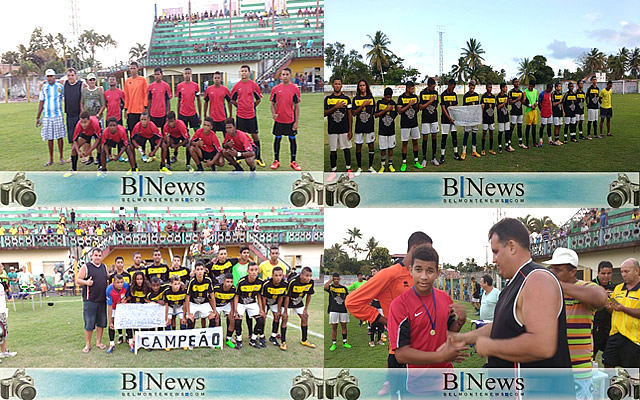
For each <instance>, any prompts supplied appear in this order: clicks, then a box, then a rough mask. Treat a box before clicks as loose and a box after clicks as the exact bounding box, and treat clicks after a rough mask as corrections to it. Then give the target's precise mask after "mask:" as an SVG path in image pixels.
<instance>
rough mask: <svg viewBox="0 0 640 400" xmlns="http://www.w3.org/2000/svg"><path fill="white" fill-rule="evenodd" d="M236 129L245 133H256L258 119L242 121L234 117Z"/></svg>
mask: <svg viewBox="0 0 640 400" xmlns="http://www.w3.org/2000/svg"><path fill="white" fill-rule="evenodd" d="M236 128H237V129H238V130H241V131H242V132H245V133H258V119H257V118H256V117H253V118H249V119H244V118H240V117H238V116H236Z"/></svg>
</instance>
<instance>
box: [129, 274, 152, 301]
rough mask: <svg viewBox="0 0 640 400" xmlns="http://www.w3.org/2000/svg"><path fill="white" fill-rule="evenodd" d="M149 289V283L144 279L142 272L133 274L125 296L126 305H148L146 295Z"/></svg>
mask: <svg viewBox="0 0 640 400" xmlns="http://www.w3.org/2000/svg"><path fill="white" fill-rule="evenodd" d="M150 290H151V288H150V287H149V281H148V280H147V279H146V278H145V276H144V272H142V271H137V272H133V273H132V276H131V285H130V286H129V294H127V303H136V304H140V303H148V302H149V299H147V295H148V294H149V291H150Z"/></svg>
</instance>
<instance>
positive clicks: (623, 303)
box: [602, 258, 640, 368]
mask: <svg viewBox="0 0 640 400" xmlns="http://www.w3.org/2000/svg"><path fill="white" fill-rule="evenodd" d="M620 273H621V274H622V280H623V281H624V282H623V283H621V284H619V285H618V286H616V288H615V289H614V290H613V293H611V297H610V298H609V301H607V304H606V305H605V307H606V309H607V311H610V312H611V332H610V336H609V340H608V341H607V348H606V349H605V350H604V353H603V354H602V362H603V363H604V365H605V367H617V366H621V367H625V368H640V264H638V260H636V259H635V258H628V259H626V260H625V261H623V262H622V265H620Z"/></svg>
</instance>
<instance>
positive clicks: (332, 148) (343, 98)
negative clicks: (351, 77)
mask: <svg viewBox="0 0 640 400" xmlns="http://www.w3.org/2000/svg"><path fill="white" fill-rule="evenodd" d="M350 110H351V99H350V98H349V97H348V96H347V95H345V94H344V93H342V80H341V79H340V78H333V93H331V94H330V95H329V96H326V97H325V98H324V116H325V117H328V124H327V127H328V129H327V132H328V134H329V159H330V162H331V172H332V174H331V175H330V176H329V178H330V179H329V178H327V180H328V181H332V180H333V179H335V173H336V171H337V170H338V148H340V149H342V151H343V152H344V163H345V166H346V169H347V174H348V175H352V173H351V137H352V136H353V133H352V131H351V126H352V125H353V124H352V123H351V112H350Z"/></svg>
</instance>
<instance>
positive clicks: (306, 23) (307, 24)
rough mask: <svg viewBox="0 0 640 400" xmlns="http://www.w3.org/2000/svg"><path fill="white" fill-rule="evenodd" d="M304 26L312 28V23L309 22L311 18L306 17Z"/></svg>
mask: <svg viewBox="0 0 640 400" xmlns="http://www.w3.org/2000/svg"><path fill="white" fill-rule="evenodd" d="M304 27H305V28H310V27H311V23H310V22H309V18H306V19H305V20H304Z"/></svg>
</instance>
